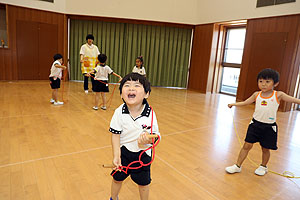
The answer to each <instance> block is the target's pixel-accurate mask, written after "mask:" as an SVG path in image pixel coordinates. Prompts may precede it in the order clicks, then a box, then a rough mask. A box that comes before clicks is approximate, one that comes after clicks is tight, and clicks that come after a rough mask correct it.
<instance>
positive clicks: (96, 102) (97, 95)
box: [95, 92, 101, 107]
mask: <svg viewBox="0 0 300 200" xmlns="http://www.w3.org/2000/svg"><path fill="white" fill-rule="evenodd" d="M100 93H101V92H96V95H95V107H98V106H99V101H100Z"/></svg>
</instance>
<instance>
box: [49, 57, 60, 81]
mask: <svg viewBox="0 0 300 200" xmlns="http://www.w3.org/2000/svg"><path fill="white" fill-rule="evenodd" d="M55 65H59V66H61V64H60V62H59V61H58V60H56V61H54V62H53V64H52V66H51V69H50V75H49V77H57V78H59V79H61V77H62V68H58V67H55Z"/></svg>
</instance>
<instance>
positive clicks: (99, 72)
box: [88, 54, 122, 110]
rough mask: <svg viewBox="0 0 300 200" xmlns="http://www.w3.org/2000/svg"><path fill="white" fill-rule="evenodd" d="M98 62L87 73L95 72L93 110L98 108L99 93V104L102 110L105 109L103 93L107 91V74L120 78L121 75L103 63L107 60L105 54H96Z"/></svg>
mask: <svg viewBox="0 0 300 200" xmlns="http://www.w3.org/2000/svg"><path fill="white" fill-rule="evenodd" d="M98 60H99V64H98V65H97V67H96V68H94V69H93V71H91V72H89V73H88V75H89V76H91V74H92V73H95V78H94V84H93V92H95V93H96V95H95V105H94V107H93V109H94V110H98V106H99V102H100V94H101V97H102V102H103V106H101V109H102V110H106V97H105V93H107V92H109V89H108V75H109V74H112V75H114V76H117V77H119V79H120V80H121V79H122V77H121V76H120V75H118V74H116V73H115V72H113V70H112V69H111V68H110V67H109V66H108V65H106V64H105V62H106V60H107V56H106V55H105V54H99V55H98Z"/></svg>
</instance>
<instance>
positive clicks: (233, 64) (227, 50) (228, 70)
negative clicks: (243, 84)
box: [220, 27, 246, 95]
mask: <svg viewBox="0 0 300 200" xmlns="http://www.w3.org/2000/svg"><path fill="white" fill-rule="evenodd" d="M245 35H246V28H245V27H242V28H227V31H226V39H225V47H224V55H223V62H222V72H223V73H222V81H221V89H220V92H222V93H227V94H232V95H236V92H237V86H238V81H239V76H240V67H241V63H242V57H243V51H244V42H245Z"/></svg>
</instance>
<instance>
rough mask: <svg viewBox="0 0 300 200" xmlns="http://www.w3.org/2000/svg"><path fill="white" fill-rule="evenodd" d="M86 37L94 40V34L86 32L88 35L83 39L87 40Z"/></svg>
mask: <svg viewBox="0 0 300 200" xmlns="http://www.w3.org/2000/svg"><path fill="white" fill-rule="evenodd" d="M88 39H91V40H94V36H93V35H92V34H88V35H87V36H86V37H85V40H88Z"/></svg>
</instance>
